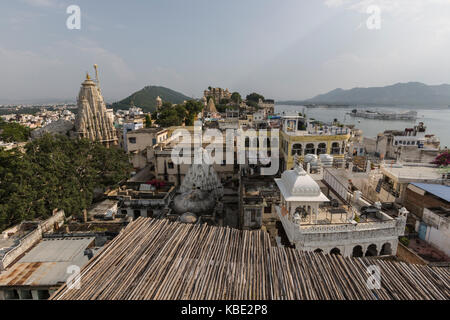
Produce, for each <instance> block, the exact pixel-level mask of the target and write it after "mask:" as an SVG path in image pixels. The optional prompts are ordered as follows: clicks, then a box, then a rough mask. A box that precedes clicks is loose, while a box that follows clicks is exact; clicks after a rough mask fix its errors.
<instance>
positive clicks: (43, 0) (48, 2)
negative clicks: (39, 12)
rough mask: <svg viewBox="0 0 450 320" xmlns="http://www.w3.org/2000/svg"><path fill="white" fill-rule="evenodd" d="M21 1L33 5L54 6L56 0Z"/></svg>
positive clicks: (56, 3)
mask: <svg viewBox="0 0 450 320" xmlns="http://www.w3.org/2000/svg"><path fill="white" fill-rule="evenodd" d="M22 2H24V3H26V4H29V5H31V6H33V7H56V6H58V1H56V0H22Z"/></svg>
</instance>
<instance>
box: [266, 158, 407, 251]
mask: <svg viewBox="0 0 450 320" xmlns="http://www.w3.org/2000/svg"><path fill="white" fill-rule="evenodd" d="M275 182H276V184H277V185H278V188H279V189H280V194H281V195H280V197H281V201H280V206H278V207H276V211H277V214H278V216H279V218H280V220H281V222H282V225H283V228H284V230H285V232H286V235H287V238H288V239H289V241H290V243H291V244H293V245H295V247H296V248H297V249H299V250H302V251H314V252H323V253H331V254H341V255H343V256H346V257H348V256H354V257H361V256H378V255H395V254H396V252H397V245H398V237H399V236H401V235H403V234H404V230H405V225H406V215H407V211H406V209H404V210H401V213H400V214H399V216H398V217H397V218H392V217H390V216H388V215H387V214H385V213H383V212H382V211H381V210H380V209H379V208H375V207H373V206H370V204H369V203H367V202H366V201H364V200H363V199H361V197H360V194H358V193H357V192H355V193H356V194H355V195H351V196H350V197H349V198H350V199H351V200H350V203H349V205H342V204H339V203H337V202H336V201H333V205H332V204H331V203H330V201H329V199H328V198H327V197H326V196H325V195H324V194H323V193H322V192H321V190H320V187H319V185H318V184H317V182H315V181H314V180H313V179H312V177H311V176H310V175H308V174H307V173H306V171H305V170H303V168H302V167H301V166H299V165H296V167H295V168H294V169H293V170H287V171H285V172H283V174H282V175H281V179H275ZM363 207H369V208H370V211H366V212H367V214H362V211H361V209H363V210H364V209H365V208H363ZM357 221H358V222H357Z"/></svg>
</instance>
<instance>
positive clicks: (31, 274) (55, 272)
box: [0, 237, 95, 287]
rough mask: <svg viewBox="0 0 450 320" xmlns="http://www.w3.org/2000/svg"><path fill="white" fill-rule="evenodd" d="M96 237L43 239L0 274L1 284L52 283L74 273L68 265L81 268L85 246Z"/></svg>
mask: <svg viewBox="0 0 450 320" xmlns="http://www.w3.org/2000/svg"><path fill="white" fill-rule="evenodd" d="M94 239H95V238H93V237H88V238H65V239H44V240H42V241H41V242H40V243H39V244H38V245H37V246H36V247H34V248H33V249H32V250H31V251H30V252H28V253H27V254H26V255H25V256H24V257H23V258H22V259H20V260H19V261H18V262H17V263H15V264H13V265H12V266H11V267H10V268H8V270H6V271H5V272H3V273H1V274H0V287H2V286H3V287H4V286H53V285H56V284H58V283H63V282H65V281H66V279H67V278H68V277H69V276H70V275H71V273H68V272H67V268H68V267H69V266H71V265H76V266H78V267H80V268H82V267H83V266H84V265H85V264H86V263H87V262H88V258H87V256H85V255H84V250H85V249H86V248H88V247H89V245H90V244H91V243H92V242H93V241H94Z"/></svg>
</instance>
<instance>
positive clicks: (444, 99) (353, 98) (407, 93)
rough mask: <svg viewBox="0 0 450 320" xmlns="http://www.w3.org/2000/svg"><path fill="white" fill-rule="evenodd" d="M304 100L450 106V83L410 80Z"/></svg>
mask: <svg viewBox="0 0 450 320" xmlns="http://www.w3.org/2000/svg"><path fill="white" fill-rule="evenodd" d="M298 102H300V101H298ZM280 103H281V102H280ZM301 103H303V104H312V103H314V104H333V105H358V104H359V105H361V104H362V105H379V106H383V105H385V106H417V107H421V106H445V107H447V106H448V105H450V85H448V84H442V85H436V86H429V85H426V84H423V83H420V82H408V83H397V84H394V85H391V86H386V87H370V88H353V89H350V90H343V89H335V90H332V91H330V92H328V93H325V94H320V95H318V96H316V97H314V98H312V99H309V100H306V101H301ZM290 104H292V101H290Z"/></svg>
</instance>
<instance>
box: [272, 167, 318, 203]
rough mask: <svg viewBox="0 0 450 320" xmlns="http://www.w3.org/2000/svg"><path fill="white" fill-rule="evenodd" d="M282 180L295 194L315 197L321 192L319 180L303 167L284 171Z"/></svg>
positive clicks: (291, 192)
mask: <svg viewBox="0 0 450 320" xmlns="http://www.w3.org/2000/svg"><path fill="white" fill-rule="evenodd" d="M281 180H282V182H283V184H284V185H285V186H286V188H287V190H288V191H289V192H290V194H291V195H293V196H305V197H315V196H320V194H321V191H320V187H319V185H318V184H317V182H315V181H314V179H313V178H311V177H310V176H309V175H308V174H307V173H306V171H305V170H303V168H301V167H296V168H295V169H294V170H288V171H285V172H283V174H282V175H281Z"/></svg>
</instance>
